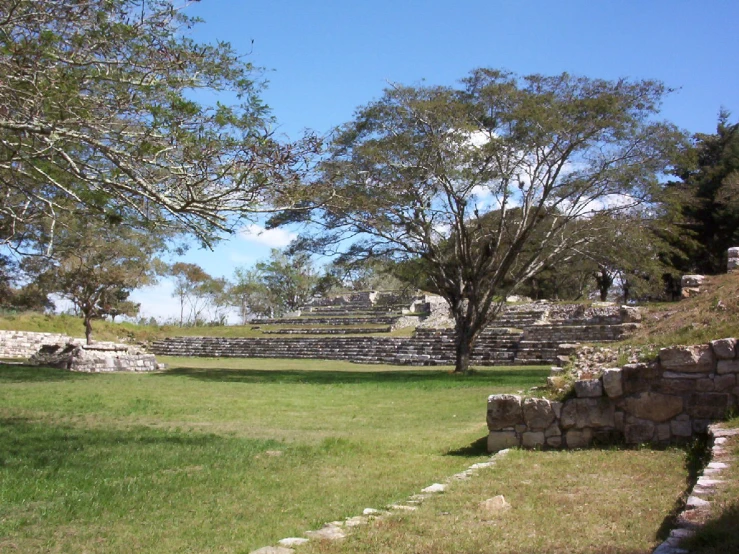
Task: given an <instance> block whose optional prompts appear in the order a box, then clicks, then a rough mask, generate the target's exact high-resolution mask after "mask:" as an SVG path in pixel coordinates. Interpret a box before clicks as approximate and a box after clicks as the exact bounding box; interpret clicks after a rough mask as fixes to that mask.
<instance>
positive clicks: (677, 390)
mask: <svg viewBox="0 0 739 554" xmlns="http://www.w3.org/2000/svg"><path fill="white" fill-rule="evenodd" d="M698 381H699V379H661V380H660V381H658V382H657V383H655V386H654V390H655V392H660V393H662V394H673V395H678V394H683V393H686V392H695V391H696V383H697V382H698Z"/></svg>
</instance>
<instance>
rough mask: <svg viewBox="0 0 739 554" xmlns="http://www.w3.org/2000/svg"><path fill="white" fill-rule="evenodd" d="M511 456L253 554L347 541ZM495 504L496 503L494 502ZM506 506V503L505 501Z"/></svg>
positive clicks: (280, 552)
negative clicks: (316, 542) (368, 526)
mask: <svg viewBox="0 0 739 554" xmlns="http://www.w3.org/2000/svg"><path fill="white" fill-rule="evenodd" d="M507 453H508V450H501V451H500V452H497V453H496V454H494V455H493V456H491V457H490V459H489V460H488V461H487V462H480V463H476V464H472V465H471V466H470V467H468V468H467V469H466V470H464V471H462V472H460V473H457V474H455V475H452V476H451V477H450V478H449V479H447V480H446V481H445V482H444V483H434V484H432V485H429V486H428V487H426V488H424V489H422V490H421V492H419V493H417V494H414V495H411V496H410V497H409V498H408V499H407V500H405V501H404V502H400V503H398V504H392V505H390V506H388V509H387V510H376V509H374V508H365V509H364V511H363V512H362V515H357V516H353V517H348V518H346V519H345V520H343V521H331V522H329V523H326V524H325V525H324V526H323V527H321V528H320V529H317V530H314V531H306V532H305V536H304V537H288V538H285V539H282V540H280V541H278V543H277V546H265V547H262V548H259V549H257V550H253V551H252V552H250V554H292V553H294V552H295V550H294V549H293V548H292V547H293V546H300V545H301V544H305V543H307V542H308V541H310V540H311V539H323V540H326V539H328V540H338V539H343V538H345V537H346V535H347V534H348V533H349V532H350V531H351V529H352V528H353V527H356V526H358V525H364V524H366V523H369V522H370V521H372V520H377V519H381V518H383V517H386V516H388V515H390V514H392V513H393V512H396V513H397V512H410V511H413V510H416V509H418V506H419V504H421V503H422V502H423V501H424V500H426V499H427V498H429V497H431V496H433V495H435V494H439V493H442V492H444V491H446V490H447V488H448V487H449V486H450V485H452V484H453V483H454V482H455V481H464V480H466V479H469V478H471V477H473V476H474V475H475V474H476V473H477V471H478V470H479V469H482V468H486V467H490V466H492V465H495V463H496V462H497V461H498V460H500V459H501V458H503V457H504V456H505V455H506V454H507ZM494 500H495V499H494ZM503 502H505V501H503Z"/></svg>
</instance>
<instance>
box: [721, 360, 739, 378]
mask: <svg viewBox="0 0 739 554" xmlns="http://www.w3.org/2000/svg"><path fill="white" fill-rule="evenodd" d="M716 373H718V374H719V375H724V374H726V373H739V360H719V361H718V363H717V364H716Z"/></svg>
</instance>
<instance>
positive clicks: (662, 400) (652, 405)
mask: <svg viewBox="0 0 739 554" xmlns="http://www.w3.org/2000/svg"><path fill="white" fill-rule="evenodd" d="M620 407H622V408H623V410H624V411H625V412H626V413H628V414H630V415H632V416H634V417H637V418H639V419H648V420H650V421H655V422H662V421H667V420H668V419H670V418H673V417H675V416H676V415H678V414H679V413H680V412H682V411H683V399H682V398H681V397H679V396H671V395H668V394H660V393H658V392H642V393H639V394H637V395H634V396H630V397H628V398H625V399H624V400H623V402H621V404H620Z"/></svg>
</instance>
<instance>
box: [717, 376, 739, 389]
mask: <svg viewBox="0 0 739 554" xmlns="http://www.w3.org/2000/svg"><path fill="white" fill-rule="evenodd" d="M713 385H714V390H715V391H716V392H728V391H730V390H731V389H732V388H734V386H735V385H736V375H734V374H733V373H729V374H727V375H716V377H715V378H714V380H713Z"/></svg>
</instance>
